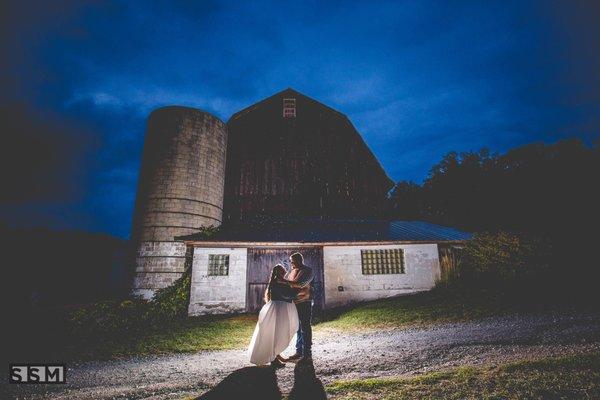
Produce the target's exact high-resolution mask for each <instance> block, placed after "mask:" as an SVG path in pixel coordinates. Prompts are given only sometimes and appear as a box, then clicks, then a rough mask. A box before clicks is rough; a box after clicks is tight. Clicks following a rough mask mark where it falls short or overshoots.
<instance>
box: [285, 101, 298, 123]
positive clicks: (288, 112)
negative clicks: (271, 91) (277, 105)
mask: <svg viewBox="0 0 600 400" xmlns="http://www.w3.org/2000/svg"><path fill="white" fill-rule="evenodd" d="M295 116H296V99H283V118H294V117H295Z"/></svg>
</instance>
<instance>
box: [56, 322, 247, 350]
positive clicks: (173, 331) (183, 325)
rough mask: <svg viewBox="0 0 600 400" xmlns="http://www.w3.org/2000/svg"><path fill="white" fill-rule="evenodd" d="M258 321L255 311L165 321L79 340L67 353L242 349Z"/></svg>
mask: <svg viewBox="0 0 600 400" xmlns="http://www.w3.org/2000/svg"><path fill="white" fill-rule="evenodd" d="M255 324H256V316H255V315H236V316H230V317H221V318H215V317H212V318H203V317H194V318H188V319H186V320H183V321H173V322H169V323H165V325H163V326H162V327H160V328H155V329H153V330H151V331H149V332H147V333H146V334H143V335H132V336H127V335H122V336H119V337H112V338H107V339H105V340H94V341H90V342H87V343H82V342H79V343H75V344H74V345H73V346H71V347H68V348H67V349H66V353H67V354H71V355H73V356H76V358H79V359H98V358H100V359H104V358H121V357H125V356H132V355H151V354H165V353H187V352H195V351H199V350H227V349H239V348H243V347H245V346H247V345H248V343H249V341H250V338H251V336H252V332H253V330H254V326H255Z"/></svg>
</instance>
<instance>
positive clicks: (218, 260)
mask: <svg viewBox="0 0 600 400" xmlns="http://www.w3.org/2000/svg"><path fill="white" fill-rule="evenodd" d="M208 275H229V254H209V256H208Z"/></svg>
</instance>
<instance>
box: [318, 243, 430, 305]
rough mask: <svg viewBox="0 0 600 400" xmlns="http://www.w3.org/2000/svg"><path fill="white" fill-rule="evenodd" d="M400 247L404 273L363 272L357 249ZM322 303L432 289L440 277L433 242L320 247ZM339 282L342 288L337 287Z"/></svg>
mask: <svg viewBox="0 0 600 400" xmlns="http://www.w3.org/2000/svg"><path fill="white" fill-rule="evenodd" d="M379 249H381V250H383V249H403V250H404V270H405V273H404V274H382V275H363V274H362V261H361V253H360V251H361V250H379ZM323 265H324V275H325V276H324V278H325V282H324V284H325V285H324V286H325V307H326V308H331V307H338V306H342V305H345V304H349V303H354V302H359V301H366V300H374V299H379V298H385V297H391V296H397V295H400V294H405V293H414V292H419V291H424V290H429V289H432V288H433V287H434V285H435V282H436V281H437V280H438V279H439V277H440V264H439V258H438V249H437V244H435V243H433V244H406V245H382V246H380V245H375V246H325V247H323ZM339 286H342V287H343V291H339V289H338V287H339Z"/></svg>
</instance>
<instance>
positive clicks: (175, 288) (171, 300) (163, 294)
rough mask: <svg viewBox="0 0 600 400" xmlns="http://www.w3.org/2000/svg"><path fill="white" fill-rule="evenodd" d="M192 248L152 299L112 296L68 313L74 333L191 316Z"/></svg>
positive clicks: (122, 329)
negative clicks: (171, 279) (180, 270)
mask: <svg viewBox="0 0 600 400" xmlns="http://www.w3.org/2000/svg"><path fill="white" fill-rule="evenodd" d="M217 231H218V228H216V227H213V226H210V227H206V228H203V229H202V230H201V231H200V232H199V233H201V234H202V235H203V236H205V237H210V236H212V235H214V234H215V233H216V232H217ZM191 251H192V249H191V248H188V250H187V253H186V263H185V266H186V268H185V271H184V273H183V275H182V276H181V277H180V278H179V279H177V280H176V281H175V282H174V283H173V284H172V285H171V286H169V287H166V288H163V289H159V290H157V291H156V293H155V294H154V296H153V298H152V300H150V301H145V300H143V299H141V298H139V297H134V298H131V299H125V300H110V301H103V302H98V303H93V304H90V305H88V306H84V307H81V308H79V309H77V310H76V311H75V312H73V313H71V314H70V315H69V317H68V325H69V328H70V330H71V332H72V333H74V334H83V335H89V334H98V333H100V334H107V335H110V334H123V333H127V332H141V331H144V330H147V329H148V328H154V327H158V326H160V325H161V324H164V323H166V322H170V321H173V320H176V319H182V318H185V317H186V316H187V309H188V305H189V301H190V285H191V278H192V265H191V255H192V254H191Z"/></svg>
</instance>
